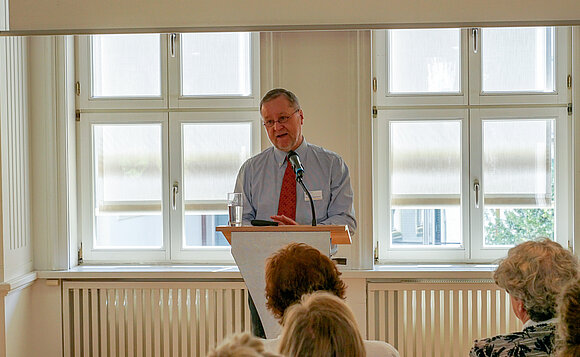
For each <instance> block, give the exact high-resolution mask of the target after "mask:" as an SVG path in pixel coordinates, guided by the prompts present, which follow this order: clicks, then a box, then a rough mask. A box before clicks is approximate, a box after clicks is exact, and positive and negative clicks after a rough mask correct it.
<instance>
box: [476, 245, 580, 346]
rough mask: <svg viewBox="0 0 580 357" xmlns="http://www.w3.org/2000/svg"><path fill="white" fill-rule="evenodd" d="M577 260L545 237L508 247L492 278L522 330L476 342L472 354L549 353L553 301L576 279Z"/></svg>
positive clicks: (552, 341)
mask: <svg viewBox="0 0 580 357" xmlns="http://www.w3.org/2000/svg"><path fill="white" fill-rule="evenodd" d="M578 267H579V266H578V260H577V258H576V257H575V256H574V255H573V254H572V253H571V252H570V251H568V250H566V249H564V248H562V246H561V245H560V244H558V243H556V242H554V241H551V240H550V239H548V238H544V239H542V240H539V241H529V242H525V243H522V244H519V245H517V246H515V247H514V248H512V249H510V250H509V252H508V256H507V257H506V258H505V259H504V260H503V261H502V262H501V263H500V264H499V266H498V268H497V269H496V271H495V273H494V275H493V277H494V280H495V283H496V284H497V285H498V286H499V287H501V288H503V289H505V290H506V291H507V292H508V293H509V295H510V300H511V306H512V309H513V311H514V314H515V315H516V316H517V318H518V319H519V320H520V321H522V323H523V324H524V328H523V331H520V332H514V333H511V334H508V335H499V336H495V337H491V338H485V339H481V340H478V341H475V345H474V346H473V348H472V349H471V351H470V356H472V357H486V356H497V357H500V356H524V355H525V356H550V355H551V354H552V353H553V352H554V347H555V345H554V335H555V329H556V321H557V319H556V306H557V305H556V300H557V299H558V295H559V294H560V292H561V290H562V287H563V286H565V285H567V284H568V283H570V282H571V281H573V280H575V279H577V278H578V274H579V273H578Z"/></svg>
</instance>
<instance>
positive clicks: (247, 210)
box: [235, 88, 356, 337]
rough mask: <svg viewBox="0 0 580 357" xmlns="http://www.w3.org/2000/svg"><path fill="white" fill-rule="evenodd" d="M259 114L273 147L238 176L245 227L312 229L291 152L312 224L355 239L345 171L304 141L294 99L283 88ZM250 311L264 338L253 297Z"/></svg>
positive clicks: (336, 158)
mask: <svg viewBox="0 0 580 357" xmlns="http://www.w3.org/2000/svg"><path fill="white" fill-rule="evenodd" d="M260 114H261V116H262V123H263V125H264V128H265V129H266V132H267V133H268V138H269V139H270V142H271V143H272V145H273V147H269V148H267V149H266V150H264V151H262V152H261V153H259V154H258V155H256V156H254V157H252V158H250V159H248V160H247V161H246V162H245V163H244V164H243V165H242V167H241V168H240V171H239V173H238V178H237V180H236V187H235V192H241V193H242V194H243V197H244V213H243V224H244V225H250V224H251V221H252V220H272V221H275V222H278V223H279V224H306V225H310V224H312V212H311V206H310V202H309V200H308V197H307V195H306V194H305V192H304V191H303V189H302V188H299V189H297V188H296V173H295V172H294V170H293V168H292V165H290V162H288V159H287V158H288V157H289V155H288V153H289V152H295V153H296V154H298V157H299V160H300V163H301V164H302V167H303V170H304V175H303V182H304V186H306V188H307V189H308V190H309V191H310V194H311V196H312V201H313V203H314V209H315V213H316V224H321V225H348V228H349V231H350V233H351V234H353V233H354V232H355V229H356V219H355V216H354V203H353V191H352V186H351V185H350V176H349V173H348V167H347V166H346V164H345V162H344V161H343V160H342V158H341V157H340V156H339V155H338V154H336V153H334V152H332V151H328V150H326V149H324V148H322V147H320V146H316V145H313V144H310V143H308V142H306V140H305V139H304V136H303V135H302V125H303V124H304V113H303V112H302V109H300V103H299V102H298V98H297V97H296V95H294V93H292V92H290V91H289V90H286V89H282V88H276V89H272V90H270V91H269V92H268V93H266V95H264V97H263V98H262V100H261V101H260ZM329 135H332V133H329ZM295 162H296V161H295ZM332 250H333V251H332V253H334V252H335V251H336V246H333V248H332ZM250 310H251V312H252V331H253V332H254V334H255V335H257V336H259V337H265V335H264V331H263V329H262V326H261V322H260V319H259V317H258V314H257V312H256V310H255V306H254V303H253V301H252V300H251V298H250Z"/></svg>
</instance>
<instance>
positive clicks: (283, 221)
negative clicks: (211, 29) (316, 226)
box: [270, 215, 298, 225]
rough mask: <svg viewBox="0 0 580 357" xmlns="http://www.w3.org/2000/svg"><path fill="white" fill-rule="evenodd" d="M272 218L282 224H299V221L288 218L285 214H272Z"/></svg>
mask: <svg viewBox="0 0 580 357" xmlns="http://www.w3.org/2000/svg"><path fill="white" fill-rule="evenodd" d="M270 219H271V220H273V221H274V222H278V223H279V224H281V225H297V224H298V222H296V221H295V220H293V219H292V218H288V217H286V216H284V215H280V216H270Z"/></svg>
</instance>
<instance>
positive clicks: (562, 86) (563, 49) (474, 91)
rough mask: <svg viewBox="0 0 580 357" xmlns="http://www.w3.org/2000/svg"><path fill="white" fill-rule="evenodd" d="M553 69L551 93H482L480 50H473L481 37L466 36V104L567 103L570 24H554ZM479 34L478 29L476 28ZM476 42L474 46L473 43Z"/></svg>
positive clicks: (570, 68)
mask: <svg viewBox="0 0 580 357" xmlns="http://www.w3.org/2000/svg"><path fill="white" fill-rule="evenodd" d="M554 29H555V34H554V40H555V44H554V47H555V50H554V52H555V53H556V68H555V73H554V77H555V87H554V92H553V93H519V92H512V93H510V92H502V93H482V91H481V75H480V73H481V56H480V53H481V51H477V52H475V51H474V46H477V48H481V36H474V35H473V32H471V33H470V36H469V65H470V68H469V103H470V104H472V105H494V104H497V105H501V104H505V105H520V104H531V105H538V104H566V103H568V102H569V98H570V94H569V89H568V88H567V85H566V83H567V79H568V74H570V73H572V72H571V71H572V67H571V66H572V65H571V61H570V58H571V51H572V29H571V28H570V27H554ZM477 30H478V31H479V33H480V34H481V33H482V31H481V29H477ZM474 41H477V45H475V44H474Z"/></svg>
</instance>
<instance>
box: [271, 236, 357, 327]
mask: <svg viewBox="0 0 580 357" xmlns="http://www.w3.org/2000/svg"><path fill="white" fill-rule="evenodd" d="M340 275H341V273H340V272H339V271H338V269H337V267H336V265H335V264H334V263H333V262H332V260H330V258H328V257H327V256H325V255H323V254H322V253H320V251H318V249H315V248H313V247H311V246H309V245H307V244H304V243H290V244H288V245H287V246H286V247H284V248H282V249H280V250H278V251H277V252H276V253H275V254H273V255H272V256H271V257H270V258H268V260H267V261H266V306H267V307H268V309H270V311H271V312H272V313H273V314H274V316H276V318H277V319H278V320H281V319H282V317H283V316H284V311H285V310H286V309H287V308H288V307H289V306H290V305H292V304H294V303H296V302H298V301H300V298H301V297H302V295H304V294H308V293H312V292H315V291H319V290H325V291H329V292H331V293H333V294H334V295H336V296H338V297H339V298H341V299H344V297H345V292H346V285H345V284H344V282H343V281H342V280H341V279H340Z"/></svg>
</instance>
